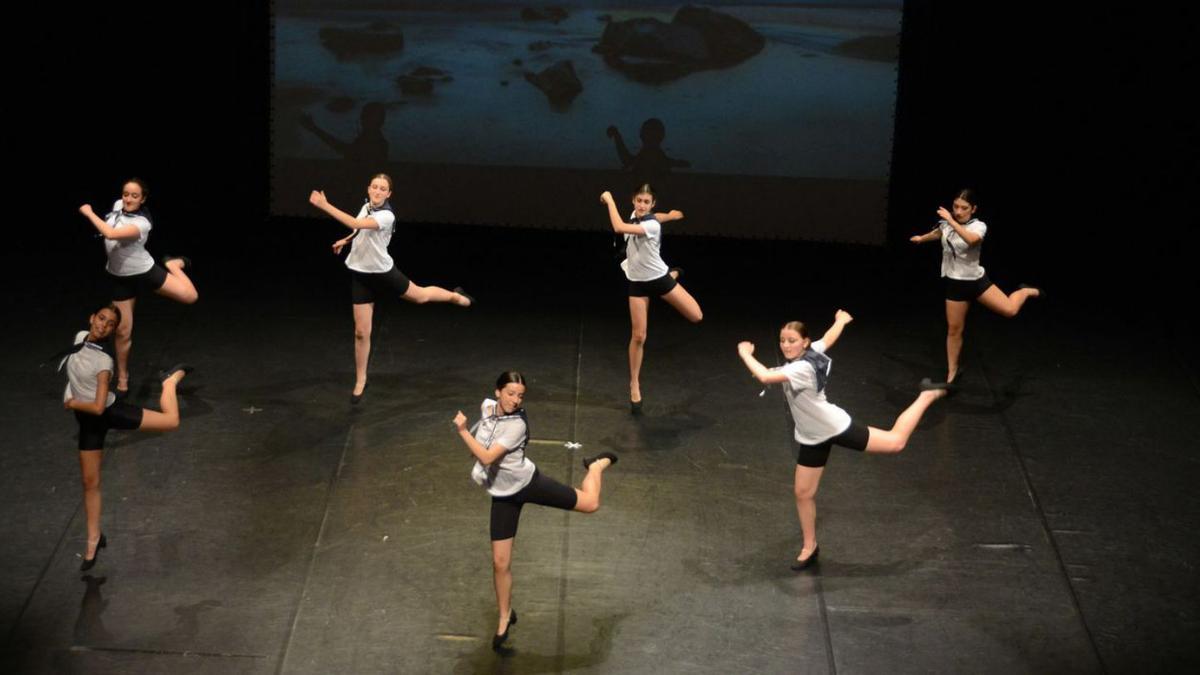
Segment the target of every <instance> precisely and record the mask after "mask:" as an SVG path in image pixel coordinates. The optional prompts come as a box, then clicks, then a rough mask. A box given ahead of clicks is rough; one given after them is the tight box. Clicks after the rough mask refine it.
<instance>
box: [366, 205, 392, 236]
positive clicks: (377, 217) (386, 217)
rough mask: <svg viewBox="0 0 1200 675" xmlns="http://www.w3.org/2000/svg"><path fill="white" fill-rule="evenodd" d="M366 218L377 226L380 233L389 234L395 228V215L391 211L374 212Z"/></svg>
mask: <svg viewBox="0 0 1200 675" xmlns="http://www.w3.org/2000/svg"><path fill="white" fill-rule="evenodd" d="M368 217H369V218H371V219H373V220H374V221H375V222H376V223H377V224H378V225H379V231H380V232H391V231H392V229H393V228H395V226H396V214H394V213H392V212H391V211H387V210H383V211H376V212H375V213H372V214H371V215H370V216H368Z"/></svg>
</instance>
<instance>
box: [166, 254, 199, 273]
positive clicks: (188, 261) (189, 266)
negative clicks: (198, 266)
mask: <svg viewBox="0 0 1200 675" xmlns="http://www.w3.org/2000/svg"><path fill="white" fill-rule="evenodd" d="M170 260H180V261H182V262H183V269H185V270H190V269H192V259H191V258H189V257H187V256H186V255H164V256H163V257H162V266H163V267H166V266H167V262H168V261H170Z"/></svg>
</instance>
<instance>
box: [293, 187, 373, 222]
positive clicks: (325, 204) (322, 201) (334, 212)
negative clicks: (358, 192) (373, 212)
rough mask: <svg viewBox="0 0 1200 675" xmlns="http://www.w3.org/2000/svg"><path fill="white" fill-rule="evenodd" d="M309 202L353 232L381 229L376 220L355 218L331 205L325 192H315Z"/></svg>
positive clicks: (309, 197) (310, 196)
mask: <svg viewBox="0 0 1200 675" xmlns="http://www.w3.org/2000/svg"><path fill="white" fill-rule="evenodd" d="M308 202H309V203H310V204H312V205H313V206H315V207H317V208H318V209H321V210H322V211H324V212H325V213H326V214H328V215H329V216H330V217H331V218H333V219H334V220H336V221H338V222H339V223H341V224H343V225H345V226H346V227H348V228H350V229H352V230H378V229H379V223H378V222H376V221H375V219H374V218H370V217H367V218H355V217H354V216H352V215H350V214H349V213H346V212H345V211H343V210H341V209H339V208H338V207H336V206H334V205H333V204H330V203H329V200H328V199H326V198H325V192H324V191H323V190H313V191H312V194H310V195H309V196H308Z"/></svg>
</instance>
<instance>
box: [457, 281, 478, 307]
mask: <svg viewBox="0 0 1200 675" xmlns="http://www.w3.org/2000/svg"><path fill="white" fill-rule="evenodd" d="M452 292H454V293H458V294H459V295H461V296H463V297H464V298H466V299H467V300H470V301H471V304H470V305H468V307H474V306H475V298H473V297H471V296H469V295H467V292H466V291H464V290H463V289H462V286H455V287H454V290H453V291H452Z"/></svg>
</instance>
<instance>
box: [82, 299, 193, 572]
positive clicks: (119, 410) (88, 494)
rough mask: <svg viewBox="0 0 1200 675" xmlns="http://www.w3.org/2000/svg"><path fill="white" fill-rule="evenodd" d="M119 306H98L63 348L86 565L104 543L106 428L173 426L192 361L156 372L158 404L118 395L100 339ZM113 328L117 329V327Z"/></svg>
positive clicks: (114, 322) (115, 321)
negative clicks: (102, 487) (72, 343)
mask: <svg viewBox="0 0 1200 675" xmlns="http://www.w3.org/2000/svg"><path fill="white" fill-rule="evenodd" d="M121 322H122V316H121V310H120V308H118V307H117V305H116V304H115V303H114V304H112V305H108V306H106V307H102V308H100V309H98V310H96V312H95V313H94V314H92V315H91V317H89V318H88V330H86V331H80V332H79V333H78V334H77V335H76V336H75V346H74V347H73V348H72V349H70V350H68V351H67V353H66V354H65V356H64V358H63V360H62V362H61V363H60V364H59V369H60V370H61V369H62V368H63V367H64V366H65V367H66V369H67V388H66V390H65V391H64V392H63V407H64V408H66V409H67V410H71V411H74V413H75V420H76V421H77V422H78V423H79V469H80V472H81V473H82V475H83V508H84V512H85V513H86V514H87V550H86V551H85V553H84V556H83V564H82V565H80V566H79V569H80V570H82V571H86V570H89V569H91V568H92V566H93V565H95V564H96V558H97V557H98V556H99V555H100V549H102V548H104V547H105V546H107V545H108V541H107V540H106V538H105V536H104V533H103V530H102V529H101V527H100V460H101V450H103V449H104V438H105V436H106V435H107V434H108V430H109V429H137V430H139V431H174V430H175V429H178V428H179V401H178V398H177V397H176V393H175V390H176V388H177V387H178V385H179V381H180V380H182V379H183V377H184V375H186V374H187V373H189V372H191V370H192V367H191V366H189V365H187V364H185V363H180V364H177V365H174V366H172V367H171V368H168V369H167V370H165V371H162V372H160V373H159V375H160V376H161V378H162V395H161V396H160V397H159V401H158V404H159V408H161V412H160V411H158V410H150V409H146V408H138V407H136V406H132V405H130V404H128V403H126V402H124V401H118V400H117V399H116V396H115V395H114V394H113V393H112V392H111V391H109V384H110V380H111V378H112V369H113V359H112V357H111V356H109V355H108V353H107V352H106V351H105V350H104V347H103V346H102V344H103V343H104V342H105V341H106V340H108V339H109V338H110V336H112V334H113V332H114V331H118V330H119V329H120V325H121ZM118 334H119V333H118Z"/></svg>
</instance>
